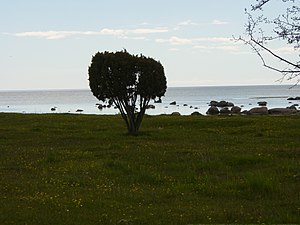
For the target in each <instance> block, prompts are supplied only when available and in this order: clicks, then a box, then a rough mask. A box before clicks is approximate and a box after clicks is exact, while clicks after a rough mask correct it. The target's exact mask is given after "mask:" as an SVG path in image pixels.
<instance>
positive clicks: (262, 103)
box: [257, 101, 268, 106]
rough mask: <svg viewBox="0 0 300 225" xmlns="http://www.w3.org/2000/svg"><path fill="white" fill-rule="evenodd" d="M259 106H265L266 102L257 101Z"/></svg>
mask: <svg viewBox="0 0 300 225" xmlns="http://www.w3.org/2000/svg"><path fill="white" fill-rule="evenodd" d="M257 104H258V105H259V106H266V105H267V104H268V103H267V102H265V101H262V102H258V103H257Z"/></svg>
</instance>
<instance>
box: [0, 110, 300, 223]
mask: <svg viewBox="0 0 300 225" xmlns="http://www.w3.org/2000/svg"><path fill="white" fill-rule="evenodd" d="M121 121H122V117H121V116H97V115H61V114H49V115H46V114H44V115H28V114H27V115H23V114H0V155H1V157H0V202H1V204H0V224H1V225H10V224H11V225H12V224H35V225H40V224H56V225H62V224H72V225H82V224H85V225H89V224H91V225H94V224H105V225H110V224H137V225H141V224H151V225H152V224H154V225H156V224H178V225H181V224H182V225H186V224H224V223H225V224H234V223H236V224H296V223H298V222H299V221H300V214H299V208H300V205H299V203H300V199H299V197H300V196H299V185H300V165H299V162H300V158H299V157H300V155H299V146H300V139H299V132H300V126H299V122H300V117H299V116H290V117H284V116H282V117H281V116H279V117H277V116H276V117H269V116H263V117H262V116H258V117H255V116H254V117H252V116H251V117H248V116H246V117H244V116H234V117H203V116H199V117H194V116H181V117H180V116H177V117H173V116H154V117H150V116H146V117H145V119H144V121H143V129H142V130H141V131H140V135H139V136H137V137H132V136H130V135H125V134H124V132H123V130H122V124H121V123H120V122H121ZM199 137H201V138H199Z"/></svg>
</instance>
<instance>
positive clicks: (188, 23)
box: [177, 20, 197, 26]
mask: <svg viewBox="0 0 300 225" xmlns="http://www.w3.org/2000/svg"><path fill="white" fill-rule="evenodd" d="M177 25H178V26H190V25H197V23H195V22H193V21H192V20H186V21H183V22H180V23H178V24H177Z"/></svg>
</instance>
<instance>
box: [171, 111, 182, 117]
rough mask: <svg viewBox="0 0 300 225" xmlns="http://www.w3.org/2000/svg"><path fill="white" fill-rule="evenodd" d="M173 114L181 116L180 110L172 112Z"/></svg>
mask: <svg viewBox="0 0 300 225" xmlns="http://www.w3.org/2000/svg"><path fill="white" fill-rule="evenodd" d="M171 116H181V114H180V112H172V114H171Z"/></svg>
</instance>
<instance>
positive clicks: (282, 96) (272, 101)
mask: <svg viewBox="0 0 300 225" xmlns="http://www.w3.org/2000/svg"><path fill="white" fill-rule="evenodd" d="M296 96H300V86H296V87H294V88H292V89H291V88H290V86H287V85H268V86H224V87H221V86H218V87H170V88H168V90H167V92H166V95H165V97H163V98H162V100H163V103H162V104H154V103H153V102H152V103H151V104H154V105H155V106H156V108H155V109H149V110H148V111H147V114H150V115H158V114H170V113H172V112H175V111H176V112H180V113H181V114H183V115H189V114H191V113H192V112H194V111H198V112H200V113H202V114H205V112H206V111H207V109H208V103H209V102H210V101H211V100H216V101H221V100H225V101H230V102H232V103H234V104H235V105H237V106H243V109H246V110H247V109H250V108H253V107H256V106H257V102H258V101H266V102H268V105H267V106H268V108H274V107H287V106H290V105H292V104H300V101H293V102H291V101H288V100H287V98H288V97H296ZM172 101H176V103H177V105H176V106H171V105H169V104H170V102H172ZM96 103H100V102H99V101H97V99H96V98H95V97H94V96H93V95H92V93H91V92H90V90H50V91H49V90H45V91H0V112H18V113H76V110H77V109H82V110H83V112H82V113H86V114H116V113H118V110H116V109H113V108H110V109H103V110H99V109H98V108H97V107H96ZM184 104H187V105H188V106H183V105H184ZM53 107H57V109H56V111H55V112H52V111H51V108H53ZM195 108H197V109H195Z"/></svg>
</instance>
